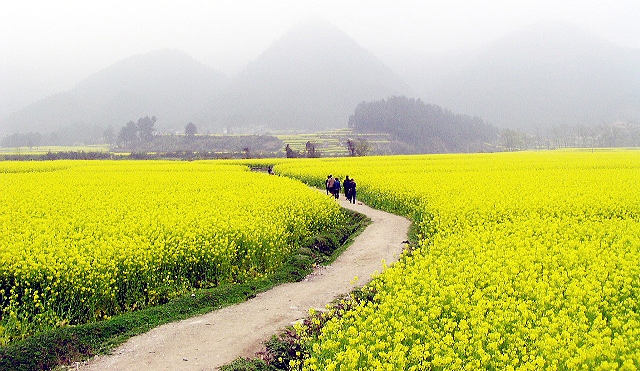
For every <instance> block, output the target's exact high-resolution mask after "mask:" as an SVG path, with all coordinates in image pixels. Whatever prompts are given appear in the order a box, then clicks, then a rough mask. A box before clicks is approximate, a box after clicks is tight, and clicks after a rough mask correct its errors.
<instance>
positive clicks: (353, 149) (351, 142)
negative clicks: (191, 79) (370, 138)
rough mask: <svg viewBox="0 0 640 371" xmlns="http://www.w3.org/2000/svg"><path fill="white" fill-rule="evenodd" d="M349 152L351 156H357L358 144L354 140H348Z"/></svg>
mask: <svg viewBox="0 0 640 371" xmlns="http://www.w3.org/2000/svg"><path fill="white" fill-rule="evenodd" d="M347 151H349V156H355V155H356V142H355V141H354V140H352V139H347Z"/></svg>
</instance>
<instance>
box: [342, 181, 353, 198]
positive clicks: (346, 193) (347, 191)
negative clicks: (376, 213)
mask: <svg viewBox="0 0 640 371" xmlns="http://www.w3.org/2000/svg"><path fill="white" fill-rule="evenodd" d="M342 188H344V196H345V197H346V198H347V200H348V201H351V179H349V176H348V175H347V176H346V177H345V179H344V183H342Z"/></svg>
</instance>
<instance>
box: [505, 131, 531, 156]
mask: <svg viewBox="0 0 640 371" xmlns="http://www.w3.org/2000/svg"><path fill="white" fill-rule="evenodd" d="M500 136H501V139H502V145H503V146H504V148H505V150H507V151H509V152H513V151H518V150H521V149H524V147H525V138H524V134H522V133H520V132H518V131H515V130H511V129H504V130H503V131H502V132H501V133H500Z"/></svg>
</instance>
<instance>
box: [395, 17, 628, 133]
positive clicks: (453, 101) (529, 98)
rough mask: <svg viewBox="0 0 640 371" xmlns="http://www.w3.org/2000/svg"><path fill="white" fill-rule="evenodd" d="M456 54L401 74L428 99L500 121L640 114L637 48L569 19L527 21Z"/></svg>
mask: <svg viewBox="0 0 640 371" xmlns="http://www.w3.org/2000/svg"><path fill="white" fill-rule="evenodd" d="M456 60H457V62H456V63H448V62H440V63H438V62H436V61H430V63H429V65H430V67H432V68H430V69H429V70H427V69H426V68H424V66H425V65H426V64H423V65H421V66H422V67H423V68H422V70H418V69H417V68H414V69H413V70H411V69H410V68H405V69H403V73H404V74H403V76H405V80H406V81H411V82H415V83H416V85H414V86H413V89H414V90H415V91H416V92H418V95H419V96H421V97H422V98H423V99H425V100H426V101H429V102H433V103H436V104H439V105H442V106H445V107H447V108H449V109H452V110H454V111H458V112H465V113H467V114H470V115H477V116H480V117H482V118H483V119H485V120H487V121H489V122H491V123H492V124H495V125H498V126H501V127H508V128H512V129H533V128H539V127H548V126H554V125H593V124H600V123H612V122H616V121H628V122H634V121H635V122H639V121H640V50H636V49H627V48H622V47H618V46H616V45H615V44H612V43H610V42H608V41H605V40H603V39H600V38H598V37H597V36H594V35H591V34H589V33H587V32H585V31H583V30H581V29H579V28H576V27H573V26H571V25H569V24H566V23H561V22H544V23H539V24H535V25H532V26H530V27H528V28H526V29H523V30H521V31H519V32H515V33H513V34H511V35H509V36H507V37H505V38H502V39H500V40H498V41H496V42H494V43H492V44H490V45H488V46H486V47H484V48H481V49H479V50H478V51H476V52H475V53H469V54H466V55H458V56H457V59H456ZM454 66H455V67H456V68H452V67H454Z"/></svg>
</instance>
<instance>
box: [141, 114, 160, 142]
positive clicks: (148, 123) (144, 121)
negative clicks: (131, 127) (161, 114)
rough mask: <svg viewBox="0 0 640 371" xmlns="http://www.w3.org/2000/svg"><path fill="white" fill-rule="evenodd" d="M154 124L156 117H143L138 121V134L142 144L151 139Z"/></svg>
mask: <svg viewBox="0 0 640 371" xmlns="http://www.w3.org/2000/svg"><path fill="white" fill-rule="evenodd" d="M155 123H156V117H155V116H152V117H149V116H145V117H141V118H139V119H138V128H137V129H138V132H139V133H140V140H142V141H143V142H151V140H152V139H153V132H154V131H156V129H155V127H154V124H155Z"/></svg>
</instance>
